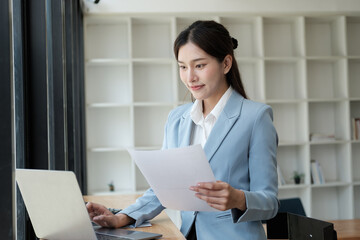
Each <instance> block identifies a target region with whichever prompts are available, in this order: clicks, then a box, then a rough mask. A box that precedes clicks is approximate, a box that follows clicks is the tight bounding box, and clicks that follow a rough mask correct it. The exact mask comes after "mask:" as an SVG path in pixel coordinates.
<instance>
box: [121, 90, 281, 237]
mask: <svg viewBox="0 0 360 240" xmlns="http://www.w3.org/2000/svg"><path fill="white" fill-rule="evenodd" d="M191 107H192V103H189V104H186V105H183V106H180V107H177V108H176V109H174V110H173V111H171V112H170V114H169V117H168V121H167V123H166V126H165V136H164V143H163V148H164V149H168V148H178V147H184V146H188V145H189V144H190V137H191V131H192V128H193V124H194V123H193V121H192V120H191V117H190V111H191ZM277 141H278V139H277V134H276V130H275V128H274V125H273V122H272V109H271V108H270V107H269V106H268V105H265V104H262V103H257V102H253V101H250V100H247V99H244V98H243V97H242V96H241V95H240V94H238V93H237V92H236V91H233V93H232V94H231V96H230V98H229V100H228V102H227V104H226V105H225V107H224V109H223V111H222V113H221V114H220V116H219V118H218V120H217V121H216V123H215V125H214V127H213V129H212V131H211V133H210V136H209V137H208V139H207V142H206V144H205V146H204V151H205V154H206V156H207V159H208V160H209V162H210V166H211V168H212V170H213V172H214V174H215V178H216V179H217V180H221V181H224V182H227V183H229V184H230V185H231V186H232V187H234V188H236V189H241V190H243V191H244V192H245V197H246V205H247V210H246V211H240V210H239V209H230V210H227V211H219V212H189V211H182V212H181V217H182V226H181V232H182V233H183V234H184V236H187V234H188V233H189V231H190V228H191V226H192V224H193V223H194V221H195V226H196V233H197V239H198V240H212V239H214V240H219V239H226V240H227V239H229V240H234V239H244V240H249V239H251V240H256V239H266V236H265V232H264V229H263V227H262V224H261V220H263V219H264V220H265V219H270V218H272V217H273V216H275V215H276V213H277V211H278V207H279V203H278V199H277V193H278V183H277V171H276V151H277ZM163 209H164V207H163V206H162V205H161V203H160V202H159V200H158V198H157V197H156V196H155V194H154V192H153V191H152V190H151V189H149V190H148V191H146V192H145V194H144V195H143V196H142V197H140V198H139V199H137V201H136V203H134V204H133V205H131V206H129V207H128V208H126V209H124V210H123V211H122V213H125V214H127V215H128V216H130V217H132V218H134V219H135V220H136V223H135V225H136V226H138V225H139V224H141V223H142V222H143V221H145V220H149V219H152V218H153V217H155V216H156V215H158V214H159V213H160V212H161V211H162V210H163Z"/></svg>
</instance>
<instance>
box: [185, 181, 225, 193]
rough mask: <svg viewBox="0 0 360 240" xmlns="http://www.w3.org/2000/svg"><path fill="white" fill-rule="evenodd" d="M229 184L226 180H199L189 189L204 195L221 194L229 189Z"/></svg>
mask: <svg viewBox="0 0 360 240" xmlns="http://www.w3.org/2000/svg"><path fill="white" fill-rule="evenodd" d="M229 188H230V185H229V184H228V183H226V182H221V181H217V182H200V183H198V184H197V185H196V186H191V187H190V188H189V189H190V190H192V191H194V192H198V193H201V194H204V195H210V196H221V195H222V194H224V192H226V191H229Z"/></svg>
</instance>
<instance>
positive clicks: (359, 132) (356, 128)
mask: <svg viewBox="0 0 360 240" xmlns="http://www.w3.org/2000/svg"><path fill="white" fill-rule="evenodd" d="M352 129H353V139H354V140H360V118H353V119H352Z"/></svg>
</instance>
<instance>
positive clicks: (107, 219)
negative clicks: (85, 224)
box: [92, 215, 116, 227]
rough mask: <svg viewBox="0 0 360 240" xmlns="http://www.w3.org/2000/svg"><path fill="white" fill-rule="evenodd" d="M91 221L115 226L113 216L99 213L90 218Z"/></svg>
mask: <svg viewBox="0 0 360 240" xmlns="http://www.w3.org/2000/svg"><path fill="white" fill-rule="evenodd" d="M92 221H93V222H95V223H96V224H98V225H100V226H102V227H115V221H116V220H115V216H109V215H99V216H95V217H94V218H93V219H92Z"/></svg>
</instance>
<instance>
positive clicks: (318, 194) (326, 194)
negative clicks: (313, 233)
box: [311, 186, 353, 221]
mask: <svg viewBox="0 0 360 240" xmlns="http://www.w3.org/2000/svg"><path fill="white" fill-rule="evenodd" d="M351 188H352V187H351V186H342V187H329V188H316V189H312V194H311V195H312V204H311V205H312V214H311V217H312V218H317V219H321V220H325V221H326V220H337V219H350V218H352V215H353V213H352V211H351V209H352V200H351V196H352V194H351V193H352V189H351Z"/></svg>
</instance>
